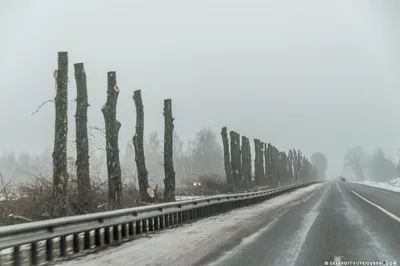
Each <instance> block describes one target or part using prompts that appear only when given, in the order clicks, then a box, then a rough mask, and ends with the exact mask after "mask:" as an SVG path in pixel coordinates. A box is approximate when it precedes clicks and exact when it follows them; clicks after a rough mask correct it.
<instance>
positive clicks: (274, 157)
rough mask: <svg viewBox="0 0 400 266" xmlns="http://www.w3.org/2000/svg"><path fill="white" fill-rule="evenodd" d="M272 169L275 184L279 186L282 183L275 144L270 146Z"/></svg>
mask: <svg viewBox="0 0 400 266" xmlns="http://www.w3.org/2000/svg"><path fill="white" fill-rule="evenodd" d="M272 169H273V175H274V180H275V186H276V187H277V186H279V185H280V184H281V183H282V180H281V177H280V173H279V151H278V149H277V148H276V147H275V146H272Z"/></svg>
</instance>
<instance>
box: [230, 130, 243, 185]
mask: <svg viewBox="0 0 400 266" xmlns="http://www.w3.org/2000/svg"><path fill="white" fill-rule="evenodd" d="M229 135H230V137H231V167H232V175H233V190H234V191H240V190H241V189H242V188H243V169H242V160H241V150H240V135H239V134H238V133H236V132H235V131H231V132H229Z"/></svg>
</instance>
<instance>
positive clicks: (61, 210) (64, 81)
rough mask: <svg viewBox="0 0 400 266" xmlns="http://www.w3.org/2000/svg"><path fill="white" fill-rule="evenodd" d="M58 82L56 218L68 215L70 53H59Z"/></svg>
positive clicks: (54, 165) (54, 156)
mask: <svg viewBox="0 0 400 266" xmlns="http://www.w3.org/2000/svg"><path fill="white" fill-rule="evenodd" d="M54 78H55V80H56V89H57V91H56V97H55V99H54V102H55V109H56V119H55V120H56V121H55V138H54V151H53V155H52V156H53V198H54V213H53V216H55V217H62V216H66V215H68V191H67V190H68V171H67V137H68V53H67V52H59V53H58V70H56V72H55V75H54Z"/></svg>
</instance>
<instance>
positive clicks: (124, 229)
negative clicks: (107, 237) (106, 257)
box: [121, 223, 127, 238]
mask: <svg viewBox="0 0 400 266" xmlns="http://www.w3.org/2000/svg"><path fill="white" fill-rule="evenodd" d="M121 237H122V238H126V237H127V232H126V223H123V224H121Z"/></svg>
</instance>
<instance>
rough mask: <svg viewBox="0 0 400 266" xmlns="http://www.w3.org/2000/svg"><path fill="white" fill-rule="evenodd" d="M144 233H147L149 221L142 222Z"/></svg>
mask: <svg viewBox="0 0 400 266" xmlns="http://www.w3.org/2000/svg"><path fill="white" fill-rule="evenodd" d="M142 233H147V219H144V220H142Z"/></svg>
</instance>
